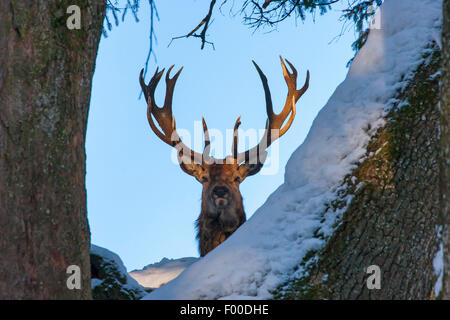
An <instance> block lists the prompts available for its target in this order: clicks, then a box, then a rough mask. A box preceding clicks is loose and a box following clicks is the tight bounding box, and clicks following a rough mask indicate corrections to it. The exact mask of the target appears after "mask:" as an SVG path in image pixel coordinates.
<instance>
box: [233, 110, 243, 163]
mask: <svg viewBox="0 0 450 320" xmlns="http://www.w3.org/2000/svg"><path fill="white" fill-rule="evenodd" d="M240 125H241V116H239V117H238V118H237V120H236V123H235V124H234V129H233V145H232V146H231V154H232V156H233V158H235V159H236V158H237V155H238V142H239V141H238V138H239V134H238V129H239V126H240Z"/></svg>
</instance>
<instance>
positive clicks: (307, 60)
mask: <svg viewBox="0 0 450 320" xmlns="http://www.w3.org/2000/svg"><path fill="white" fill-rule="evenodd" d="M176 3H177V4H176V7H175V6H174V5H173V4H174V2H173V1H157V3H156V4H157V8H158V12H159V17H160V21H159V22H157V23H156V25H155V29H156V30H155V31H156V35H157V38H158V42H157V45H156V46H155V54H156V59H157V62H155V60H154V59H153V58H152V59H151V60H150V65H149V68H150V70H149V75H152V74H153V72H154V70H155V68H156V66H157V65H158V66H160V67H166V70H167V68H168V67H169V66H171V65H172V64H175V68H176V70H177V69H178V68H179V67H181V66H184V69H183V71H182V73H181V76H180V78H179V79H178V82H177V85H176V88H175V93H174V100H173V112H174V115H175V118H176V119H177V128H179V129H185V130H188V131H189V132H194V123H195V121H199V120H201V117H202V116H204V117H205V119H206V122H207V124H208V127H209V128H210V129H216V130H219V131H220V132H223V133H224V134H225V131H226V130H227V129H228V130H229V129H231V128H232V127H233V125H234V122H235V121H236V118H237V117H238V116H239V115H241V116H242V118H241V122H242V124H241V128H242V129H243V130H249V129H262V128H264V125H265V121H266V117H267V116H266V113H265V100H264V92H263V89H262V85H261V82H260V79H259V77H258V75H257V72H256V70H255V69H254V67H253V65H252V63H251V61H252V60H255V61H256V62H257V63H258V65H259V66H260V67H261V69H262V70H263V72H264V73H265V74H266V76H267V78H268V81H269V86H270V89H271V93H272V100H273V104H274V109H275V111H276V112H279V111H280V110H281V108H282V106H283V105H284V101H285V98H286V93H287V89H286V84H285V81H284V79H283V76H282V71H281V67H280V62H279V55H282V56H283V57H285V58H287V59H289V61H291V62H292V63H293V64H294V66H295V67H296V69H297V70H298V72H299V75H298V87H300V86H301V85H302V84H303V82H304V79H305V74H306V69H309V71H310V73H311V80H310V87H309V90H308V91H307V92H306V93H305V95H304V96H303V97H302V98H301V99H300V100H299V102H298V103H297V114H296V118H295V120H294V122H293V124H292V126H291V128H290V130H289V131H288V132H287V133H286V134H285V135H284V136H283V137H282V139H280V141H279V145H278V148H279V164H278V166H279V170H277V172H276V173H275V174H270V175H262V174H258V175H255V176H252V177H249V178H248V179H247V180H245V181H244V182H243V183H242V184H241V193H242V195H243V197H244V207H245V211H246V214H247V218H249V217H251V215H252V214H253V213H254V212H255V210H256V209H257V208H258V207H259V206H261V205H262V204H263V203H264V202H265V199H266V198H267V197H268V196H269V195H270V194H271V193H272V192H273V191H274V190H275V189H276V188H277V187H278V186H279V185H280V184H282V183H283V181H284V166H285V164H286V162H287V160H288V159H289V157H290V155H291V154H292V152H293V151H294V150H295V149H296V148H297V147H298V146H299V145H300V144H301V143H302V142H303V140H304V138H305V137H306V135H307V133H308V130H309V128H310V126H311V124H312V122H313V120H314V117H315V116H316V115H317V113H318V112H319V111H320V109H321V107H322V106H324V105H325V103H326V101H327V100H328V99H329V97H330V96H331V94H332V93H333V91H334V90H335V88H336V87H337V86H338V85H339V83H340V82H341V81H342V80H343V79H344V78H345V75H346V73H347V68H346V67H345V65H346V63H347V61H348V60H349V59H350V58H351V57H352V56H353V52H352V50H351V47H350V46H351V43H352V42H353V41H354V38H355V36H354V34H353V32H351V31H350V32H346V33H345V34H343V35H342V36H341V37H339V39H337V40H335V41H333V40H334V39H335V38H336V37H337V36H338V35H339V34H340V31H341V28H342V22H340V21H339V16H340V13H339V12H330V13H328V14H326V15H324V16H317V17H316V21H315V22H313V21H312V19H311V17H308V19H307V21H305V22H304V23H303V22H301V21H300V20H299V21H297V22H295V19H290V20H286V21H285V22H283V23H282V24H280V25H279V26H278V27H277V29H276V30H272V29H263V30H258V31H256V32H254V31H253V30H251V29H249V28H248V27H247V26H245V25H243V23H242V16H240V15H236V16H230V15H229V9H230V7H229V6H225V7H224V8H223V9H222V11H223V14H221V13H220V12H219V11H218V10H217V9H216V11H215V14H214V21H213V23H212V25H211V26H210V28H209V40H210V41H213V42H214V45H215V50H213V49H212V47H211V46H208V45H206V47H205V49H204V50H200V41H199V40H198V39H179V40H175V41H173V42H172V44H171V45H170V46H168V44H169V43H170V40H171V38H172V37H175V36H180V35H183V34H186V33H188V32H189V31H191V30H192V28H193V27H195V26H196V24H198V22H199V21H200V20H201V19H202V18H203V17H204V15H205V14H206V12H207V10H208V5H209V1H193V0H186V1H177V2H176ZM230 3H232V2H230ZM238 6H239V3H238V2H237V1H235V7H234V11H237V10H238V9H239V7H238ZM138 16H139V19H140V22H139V23H136V22H135V21H134V19H132V17H131V15H130V16H128V17H127V19H126V20H125V22H124V23H121V24H120V25H119V26H118V27H114V28H113V30H112V31H111V32H109V33H108V37H107V38H104V37H102V39H101V42H100V48H99V52H98V57H97V64H96V70H95V74H94V81H93V90H92V98H91V107H90V113H89V121H88V132H87V142H86V153H87V194H88V218H89V223H90V227H91V234H92V243H94V244H96V245H99V246H102V247H105V248H107V249H110V250H112V251H114V252H116V253H118V254H119V255H120V256H121V258H122V260H123V262H124V264H125V265H126V267H127V268H128V270H133V269H140V268H142V267H144V266H145V265H147V264H150V263H154V262H156V261H159V260H161V259H162V258H163V257H168V258H180V257H186V256H198V252H197V243H196V240H195V229H194V221H195V219H196V218H197V217H198V215H199V214H200V204H201V190H202V188H201V185H200V183H198V182H197V181H196V180H195V179H194V178H193V177H191V176H188V175H186V174H185V173H183V171H182V170H181V169H180V168H179V166H178V165H177V164H175V163H173V162H172V160H171V155H172V149H171V147H169V146H168V145H166V144H165V143H163V142H162V141H160V140H159V139H158V138H157V137H156V136H155V134H154V133H153V132H152V131H151V129H150V127H149V125H148V122H147V117H146V103H145V101H144V99H140V100H139V99H138V97H139V92H140V86H139V83H138V75H139V71H140V70H141V68H143V66H144V63H145V59H146V56H147V53H148V46H149V38H148V37H149V31H148V30H149V23H150V21H149V8H148V3H147V1H141V8H140V11H139V13H138ZM269 31H272V32H269ZM148 79H149V76H148V77H147V81H148ZM164 92H165V84H164V81H161V82H160V84H159V86H158V89H157V92H156V100H157V103H158V104H159V105H160V106H161V105H162V103H163V99H164ZM213 143H214V142H213ZM240 147H241V148H242V149H243V148H244V145H243V144H242V145H240ZM242 149H240V150H242ZM196 150H197V151H201V149H199V148H197V149H196ZM229 150H230V148H229V147H227V148H224V150H223V152H226V151H228V152H229Z"/></svg>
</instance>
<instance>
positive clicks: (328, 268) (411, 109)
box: [275, 45, 448, 299]
mask: <svg viewBox="0 0 450 320" xmlns="http://www.w3.org/2000/svg"><path fill="white" fill-rule="evenodd" d="M440 53H441V52H440V50H439V48H438V46H437V45H434V46H432V47H431V48H430V50H429V52H428V53H427V54H426V55H425V56H424V57H423V63H422V64H421V65H420V66H419V67H418V69H417V70H416V72H415V75H414V78H413V79H412V80H411V81H409V84H408V86H407V87H406V88H405V89H404V90H403V91H401V92H398V94H397V97H395V98H397V99H398V100H397V101H399V102H398V104H397V105H394V106H393V108H392V110H391V111H390V112H389V114H388V115H387V116H386V124H385V125H384V126H383V127H382V128H380V129H378V130H377V132H376V133H375V134H374V135H373V136H372V139H371V141H370V143H369V145H368V147H367V153H366V157H365V159H364V161H363V162H361V163H360V164H359V165H358V167H357V168H356V169H355V170H354V171H353V172H352V173H351V174H350V175H348V176H347V177H346V178H345V179H344V181H343V185H347V189H346V191H345V192H344V193H343V194H341V195H339V197H338V199H336V201H335V202H333V203H330V206H329V208H328V210H333V208H343V207H344V206H345V204H346V200H345V199H347V196H349V195H352V196H353V199H352V201H351V202H350V204H349V206H348V207H347V209H346V211H345V213H344V214H343V216H342V219H341V221H340V224H339V225H338V226H336V230H335V232H334V233H333V235H332V236H331V237H330V238H329V239H327V244H326V245H325V247H324V248H323V249H322V250H320V252H311V254H310V255H309V258H307V260H305V261H304V262H303V265H304V266H305V267H306V269H307V270H308V273H307V274H306V275H305V276H304V277H302V278H300V279H297V280H295V281H291V282H290V283H288V284H287V286H285V287H284V288H287V289H284V290H281V289H280V291H279V292H278V293H277V295H275V297H277V298H287V299H430V298H431V299H435V298H442V294H443V291H441V292H440V294H439V297H436V296H435V295H434V293H433V292H434V288H435V286H436V285H437V279H438V277H437V275H436V272H435V268H434V267H433V261H434V260H435V257H436V256H437V253H438V252H439V249H440V245H441V243H442V231H443V230H444V228H443V227H445V224H444V222H443V221H442V220H441V219H440V217H441V214H440V213H441V210H440V165H439V156H440V149H441V148H440V139H439V137H440V128H439V122H440V111H439V99H440V94H439V92H440V90H439V80H440V79H439V70H440V68H441V55H440ZM401 102H406V104H404V103H403V104H400V103H401ZM447 169H448V168H447ZM340 197H342V198H340ZM447 258H448V257H447ZM308 259H309V260H308ZM372 265H375V266H378V267H379V270H380V280H381V281H380V285H381V286H380V288H379V289H376V288H373V287H372V288H371V287H370V286H368V281H369V280H370V279H369V278H370V277H371V276H373V275H374V273H373V271H371V272H370V273H368V270H367V269H368V267H369V266H372ZM372 279H373V278H372ZM371 283H373V282H371Z"/></svg>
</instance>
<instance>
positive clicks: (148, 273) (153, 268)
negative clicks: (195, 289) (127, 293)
mask: <svg viewBox="0 0 450 320" xmlns="http://www.w3.org/2000/svg"><path fill="white" fill-rule="evenodd" d="M198 259H199V258H194V257H187V258H180V259H167V258H163V259H162V260H161V261H160V262H157V263H153V264H149V265H147V266H145V267H144V268H143V269H142V270H133V271H130V272H129V275H130V276H131V277H132V278H134V279H135V280H136V281H137V282H138V283H139V284H140V285H141V286H144V287H146V288H159V287H160V286H162V285H163V284H166V283H167V282H169V281H171V280H173V279H174V278H176V277H178V275H179V274H180V273H181V272H183V270H184V269H186V268H187V267H189V266H190V265H191V264H193V263H194V262H196V261H197V260H198Z"/></svg>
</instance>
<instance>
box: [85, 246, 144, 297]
mask: <svg viewBox="0 0 450 320" xmlns="http://www.w3.org/2000/svg"><path fill="white" fill-rule="evenodd" d="M90 253H91V254H95V255H98V256H100V257H102V258H103V260H104V261H106V262H110V263H111V264H112V265H114V266H116V267H117V270H118V271H119V272H120V275H121V276H122V277H124V278H126V279H127V283H126V284H121V286H122V287H124V288H126V289H129V290H134V291H137V292H139V291H142V287H141V286H140V285H139V283H138V282H137V281H136V280H134V279H133V278H132V277H130V276H129V275H128V272H127V268H126V267H125V265H124V264H123V262H122V259H120V257H119V256H118V255H117V254H115V253H114V252H111V251H109V250H108V249H105V248H102V247H99V246H96V245H94V244H91V252H90ZM102 282H103V280H101V279H92V281H91V287H92V289H94V288H95V287H96V286H99V285H101V284H102Z"/></svg>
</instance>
